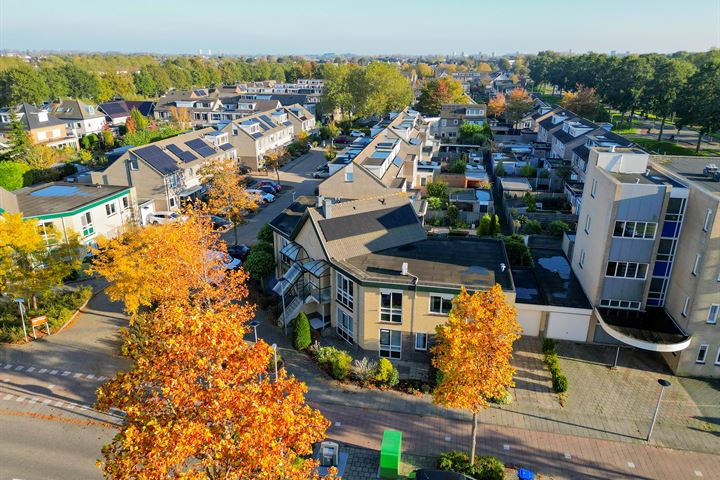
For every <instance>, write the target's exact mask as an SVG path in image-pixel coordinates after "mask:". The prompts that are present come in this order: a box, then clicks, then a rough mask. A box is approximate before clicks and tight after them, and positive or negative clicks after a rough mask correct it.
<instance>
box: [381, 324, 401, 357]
mask: <svg viewBox="0 0 720 480" xmlns="http://www.w3.org/2000/svg"><path fill="white" fill-rule="evenodd" d="M383 332H388V337H389V339H390V343H388V344H385V345H386V348H383V343H382V336H383ZM394 334H397V335H399V336H400V344H399V345H393V343H392V340H393V335H394ZM383 350H384V351H386V352H387V354H386V355H383ZM393 354H397V356H394V355H393ZM378 355H380V357H383V358H394V359H396V360H399V359H400V358H402V331H401V330H391V329H389V328H381V329H380V336H379V337H378Z"/></svg>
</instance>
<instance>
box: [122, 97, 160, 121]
mask: <svg viewBox="0 0 720 480" xmlns="http://www.w3.org/2000/svg"><path fill="white" fill-rule="evenodd" d="M125 104H126V105H127V110H128V111H130V110H132V109H133V108H137V110H138V112H140V113H142V114H143V115H144V116H146V117H151V116H152V114H153V110H155V102H150V101H136V100H132V101H131V100H128V101H126V102H125Z"/></svg>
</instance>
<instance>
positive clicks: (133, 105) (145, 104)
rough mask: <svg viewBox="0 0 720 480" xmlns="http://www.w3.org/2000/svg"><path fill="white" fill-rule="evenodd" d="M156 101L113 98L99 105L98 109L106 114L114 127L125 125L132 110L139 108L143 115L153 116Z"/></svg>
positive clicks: (108, 121)
mask: <svg viewBox="0 0 720 480" xmlns="http://www.w3.org/2000/svg"><path fill="white" fill-rule="evenodd" d="M154 108H155V102H151V101H135V100H132V101H131V100H113V101H112V102H103V103H101V104H99V105H98V110H100V111H101V112H102V113H104V114H105V118H106V120H107V123H108V124H110V125H112V126H113V127H117V126H119V125H125V122H127V119H128V118H130V112H131V111H132V110H133V109H137V111H139V112H140V113H141V114H142V115H143V116H145V117H147V118H153V110H154Z"/></svg>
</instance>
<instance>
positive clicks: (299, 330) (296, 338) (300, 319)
mask: <svg viewBox="0 0 720 480" xmlns="http://www.w3.org/2000/svg"><path fill="white" fill-rule="evenodd" d="M310 342H311V339H310V321H309V320H308V318H307V315H305V313H304V312H300V314H299V315H298V316H297V317H295V320H294V321H293V346H294V347H295V349H296V350H305V349H306V348H308V347H309V346H310Z"/></svg>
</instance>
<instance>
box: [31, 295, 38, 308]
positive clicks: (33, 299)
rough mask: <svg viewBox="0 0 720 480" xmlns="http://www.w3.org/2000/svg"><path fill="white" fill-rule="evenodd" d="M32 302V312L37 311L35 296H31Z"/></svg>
mask: <svg viewBox="0 0 720 480" xmlns="http://www.w3.org/2000/svg"><path fill="white" fill-rule="evenodd" d="M32 301H33V310H36V311H37V309H38V308H37V296H36V295H35V294H33V296H32Z"/></svg>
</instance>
